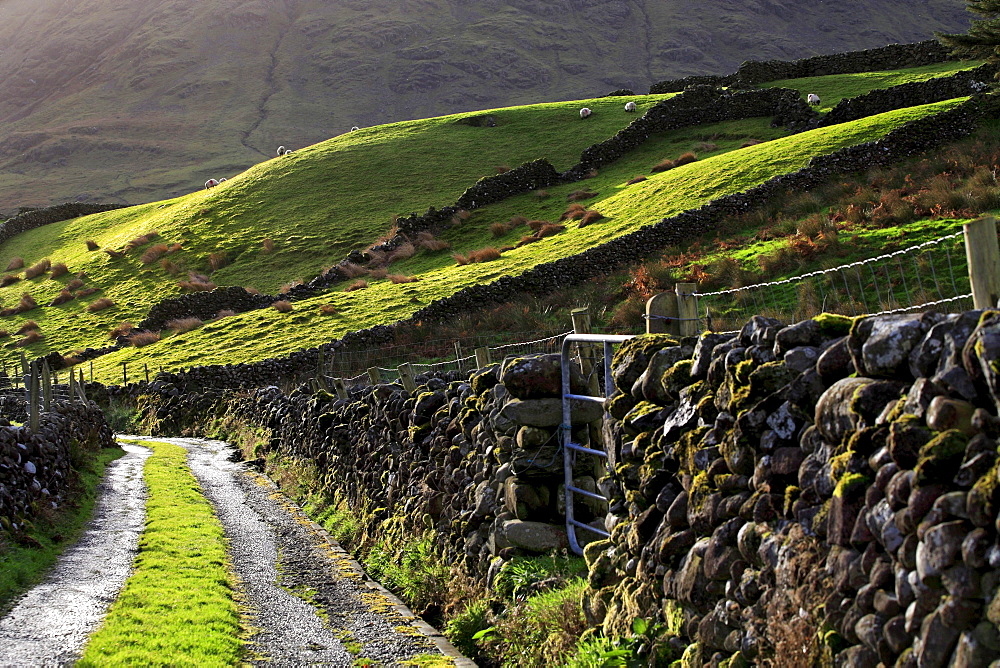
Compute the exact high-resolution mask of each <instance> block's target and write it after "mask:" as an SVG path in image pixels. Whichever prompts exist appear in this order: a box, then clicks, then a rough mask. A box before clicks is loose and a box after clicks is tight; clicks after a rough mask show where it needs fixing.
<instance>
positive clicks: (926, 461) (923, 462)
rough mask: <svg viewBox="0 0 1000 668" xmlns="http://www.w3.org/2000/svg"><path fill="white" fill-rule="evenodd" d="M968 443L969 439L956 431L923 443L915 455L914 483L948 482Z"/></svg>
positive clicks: (942, 434)
mask: <svg viewBox="0 0 1000 668" xmlns="http://www.w3.org/2000/svg"><path fill="white" fill-rule="evenodd" d="M968 443H969V437H968V436H966V435H965V434H963V433H962V432H961V431H959V430H958V429H949V430H947V431H943V432H941V433H940V434H938V435H937V436H935V437H934V438H932V439H931V440H930V441H928V442H927V443H925V444H924V446H923V447H922V448H920V453H919V454H918V455H917V466H916V468H915V469H914V471H915V473H916V482H917V483H918V484H919V483H924V482H929V481H933V480H950V479H951V477H952V476H954V475H955V472H956V470H957V468H958V465H959V464H960V463H961V460H962V456H963V455H964V454H965V448H966V446H967V445H968Z"/></svg>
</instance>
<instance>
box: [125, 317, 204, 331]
mask: <svg viewBox="0 0 1000 668" xmlns="http://www.w3.org/2000/svg"><path fill="white" fill-rule="evenodd" d="M123 324H124V323H123ZM203 324H204V323H203V322H202V321H201V318H196V317H195V316H193V315H192V316H188V317H187V318H174V319H173V320H168V321H166V322H165V323H163V326H164V328H166V329H169V330H170V331H172V332H173V333H174V334H183V333H184V332H190V331H191V330H194V329H198V328H199V327H201V326H202V325H203Z"/></svg>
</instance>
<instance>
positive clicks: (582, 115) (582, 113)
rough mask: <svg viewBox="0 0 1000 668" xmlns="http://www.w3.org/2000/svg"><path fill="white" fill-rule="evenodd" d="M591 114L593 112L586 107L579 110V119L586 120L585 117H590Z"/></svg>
mask: <svg viewBox="0 0 1000 668" xmlns="http://www.w3.org/2000/svg"><path fill="white" fill-rule="evenodd" d="M592 113H594V112H592V111H591V110H590V109H589V108H588V107H584V108H583V109H581V110H580V118H586V117H587V116H590V115H591V114H592Z"/></svg>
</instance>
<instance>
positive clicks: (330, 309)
mask: <svg viewBox="0 0 1000 668" xmlns="http://www.w3.org/2000/svg"><path fill="white" fill-rule="evenodd" d="M319 312H320V314H321V315H334V314H335V313H337V307H336V306H334V305H333V304H320V307H319Z"/></svg>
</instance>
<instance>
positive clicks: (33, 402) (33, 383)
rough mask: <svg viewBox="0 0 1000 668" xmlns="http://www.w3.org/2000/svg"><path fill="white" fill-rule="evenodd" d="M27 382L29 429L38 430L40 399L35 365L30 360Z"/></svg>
mask: <svg viewBox="0 0 1000 668" xmlns="http://www.w3.org/2000/svg"><path fill="white" fill-rule="evenodd" d="M26 381H27V383H26V384H28V383H30V388H31V389H30V390H28V392H29V401H28V426H30V427H31V431H33V432H37V431H38V408H39V407H38V404H39V402H40V401H41V397H40V396H39V393H38V389H39V388H38V385H39V383H38V369H37V365H36V364H35V363H34V362H32V363H31V366H30V368H29V372H28V379H26Z"/></svg>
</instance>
